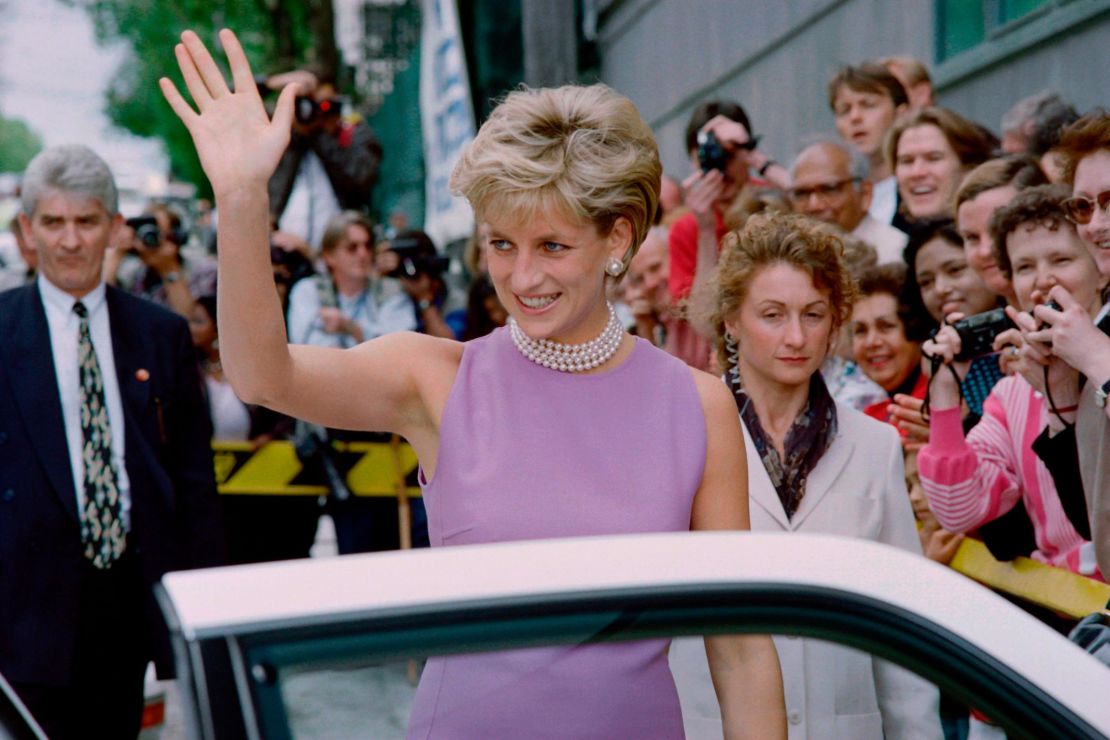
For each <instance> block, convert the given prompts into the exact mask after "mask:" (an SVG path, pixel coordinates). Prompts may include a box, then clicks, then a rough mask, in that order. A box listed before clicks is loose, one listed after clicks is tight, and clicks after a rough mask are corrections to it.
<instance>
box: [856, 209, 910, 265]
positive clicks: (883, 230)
mask: <svg viewBox="0 0 1110 740" xmlns="http://www.w3.org/2000/svg"><path fill="white" fill-rule="evenodd" d="M852 236H855V237H856V238H858V239H860V240H861V241H863V242H865V243H867V244H870V245H871V246H872V247H874V248H875V253H876V254H877V255H878V257H879V264H880V265H885V264H887V263H891V262H901V263H905V259H904V257H903V252H904V251H905V249H906V242H908V241H909V237H908V236H906V233H905V232H904V231H900V230H899V229H896V228H894V227H893V226H891V225H890V224H889V223H884V222H882V221H879V220H878V219H877V218H875V217H874V216H872V215H871V214H870V213H865V214H864V215H863V219H862V220H861V221H860V222H859V223H858V224H857V225H856V228H855V229H854V230H853V231H852Z"/></svg>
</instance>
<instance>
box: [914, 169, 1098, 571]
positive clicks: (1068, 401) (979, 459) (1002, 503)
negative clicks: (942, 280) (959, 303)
mask: <svg viewBox="0 0 1110 740" xmlns="http://www.w3.org/2000/svg"><path fill="white" fill-rule="evenodd" d="M1065 195H1066V193H1064V192H1063V191H1061V190H1060V189H1059V188H1057V187H1052V186H1037V187H1032V188H1029V189H1027V190H1025V191H1023V192H1021V193H1019V194H1018V195H1017V196H1016V197H1015V198H1014V200H1013V201H1012V202H1011V203H1010V205H1008V206H1005V207H1003V208H1001V209H999V211H998V212H997V213H996V214H995V216H994V222H993V228H992V231H993V233H994V235H995V243H996V249H997V252H998V254H997V257H998V263H999V266H1000V268H1001V269H1002V271H1003V273H1004V274H1005V275H1006V276H1007V277H1008V278H1009V279H1010V280H1011V281H1012V284H1013V289H1014V294H1015V296H1016V299H1017V304H1018V308H1019V309H1020V311H1021V312H1022V314H1019V313H1018V312H1017V311H1014V310H1013V308H1011V309H1010V316H1011V318H1012V319H1017V320H1018V321H1019V323H1028V322H1029V321H1032V318H1031V317H1030V316H1029V314H1030V313H1031V312H1032V311H1033V309H1034V308H1036V307H1038V306H1040V305H1041V304H1044V303H1047V302H1048V301H1049V296H1050V291H1052V290H1053V289H1054V288H1056V287H1057V286H1059V287H1060V288H1063V289H1065V290H1066V291H1067V293H1068V295H1070V296H1071V297H1072V298H1073V299H1074V301H1075V303H1077V304H1079V305H1080V306H1083V307H1084V310H1086V311H1087V312H1088V313H1089V315H1090V316H1094V314H1095V312H1097V311H1098V308H1099V306H1100V305H1101V299H1100V291H1101V288H1102V286H1103V284H1104V279H1103V278H1102V276H1101V275H1100V274H1099V272H1098V269H1097V267H1096V265H1095V262H1094V260H1093V259H1092V258H1091V255H1090V254H1089V253H1088V252H1087V250H1086V248H1085V247H1084V246H1083V244H1082V242H1081V241H1080V240H1079V238H1078V236H1077V235H1076V232H1075V229H1074V227H1073V226H1072V225H1071V224H1070V223H1069V222H1068V221H1067V219H1066V217H1065V212H1064V209H1063V207H1062V205H1061V203H1062V201H1063V200H1064V196H1065ZM1039 313H1040V311H1039V310H1038V314H1039ZM963 319H964V316H963V314H961V313H952V314H949V315H948V317H947V323H946V324H945V325H944V326H942V327H941V329H940V330H939V331H938V332H937V334H936V336H935V337H934V338H933V339H932V340H930V341H928V342H926V343H925V345H924V351H925V354H926V355H927V356H929V357H931V358H934V365H935V366H936V369H935V372H934V373H933V377H932V382H931V386H930V391H929V393H930V406H931V407H932V413H931V416H930V418H929V444H927V445H926V446H925V447H924V448H923V449H922V450H921V453H920V455H919V457H918V466H919V469H920V473H921V482H922V486H923V487H924V489H925V495H926V496H927V497H928V500H929V505H930V506H931V507H932V509H933V512H934V513H935V514H936V516H937V519H938V520H939V521H940V522H941V524H942V525H943V526H944V527H945V529H948V530H949V531H954V532H965V531H968V530H970V529H974V528H976V527H979V526H981V525H983V524H985V523H987V522H990V521H993V520H995V519H998V518H999V517H1001V516H1003V515H1005V514H1006V513H1008V512H1009V511H1010V510H1011V509H1013V508H1014V507H1015V506H1016V505H1017V504H1018V503H1019V502H1021V503H1022V504H1024V506H1025V509H1026V511H1027V512H1028V513H1029V517H1030V519H1031V523H1032V527H1033V534H1034V539H1035V545H1036V549H1035V550H1034V551H1033V552H1032V553H1029V555H1030V556H1031V557H1033V558H1035V559H1037V560H1041V561H1042V562H1046V563H1049V564H1052V565H1055V566H1058V567H1062V568H1067V569H1069V570H1071V571H1073V572H1077V573H1082V574H1084V575H1089V576H1096V577H1097V576H1098V572H1097V568H1096V565H1095V563H1094V556H1093V552H1092V550H1091V547H1090V545H1089V543H1088V542H1087V541H1086V539H1085V538H1084V536H1083V534H1081V532H1083V533H1085V532H1086V530H1087V527H1086V522H1085V521H1084V520H1083V519H1085V517H1082V518H1080V517H1077V516H1076V515H1075V513H1074V507H1073V506H1072V505H1070V504H1069V503H1068V502H1066V501H1062V500H1061V495H1060V493H1059V492H1058V491H1057V488H1056V485H1055V482H1054V480H1053V477H1052V475H1051V474H1050V471H1049V470H1048V468H1047V467H1046V466H1045V464H1044V462H1042V460H1041V459H1040V458H1039V457H1038V456H1037V454H1036V452H1035V449H1034V447H1035V445H1036V444H1037V442H1038V439H1039V438H1040V437H1041V435H1042V432H1043V431H1044V430H1045V428H1046V427H1049V428H1052V427H1058V426H1061V425H1065V424H1069V423H1071V421H1072V419H1074V414H1075V412H1076V401H1077V398H1078V384H1077V382H1076V380H1077V377H1076V374H1075V372H1074V370H1072V369H1071V368H1069V367H1068V366H1067V365H1065V364H1064V363H1063V362H1062V361H1060V360H1059V359H1058V358H1051V357H1050V353H1049V352H1048V351H1046V347H1045V346H1044V345H1043V344H1040V343H1038V342H1036V341H1026V340H1027V339H1028V340H1031V339H1032V337H1031V335H1029V334H1028V333H1027V334H1026V335H1025V338H1023V335H1022V332H1021V331H1018V330H1017V329H1006V328H1004V327H1005V324H1003V323H1002V322H1000V321H995V320H991V319H990V317H988V316H986V315H984V314H980V315H978V316H976V317H971V319H973V320H966V321H962V320H963ZM991 335H994V336H993V339H992V336H991ZM969 345H973V346H974V349H973V348H972V347H971V346H969ZM991 349H993V350H994V351H998V350H1002V351H1004V352H1006V353H1009V354H1010V355H1011V356H1012V362H1011V366H1012V367H1013V368H1014V370H1015V371H1016V374H1015V375H1013V376H1010V377H1007V378H1004V379H1002V380H1000V381H999V382H998V383H997V384H996V385H995V386H994V388H993V390H991V392H990V394H989V395H988V396H987V399H986V401H985V402H984V403H983V416H982V418H981V419H980V421H979V423H978V424H976V425H975V427H974V428H972V429H971V431H970V432H968V434H967V435H966V437H965V435H964V432H963V427H962V425H961V415H962V409H961V394H960V390H959V378H958V376H957V374H956V372H955V370H954V369H953V368H952V365H953V363H954V362H955V361H958V360H961V359H970V358H969V355H971V354H979V353H980V352H983V351H990V350H991ZM1063 493H1064V494H1065V495H1067V494H1068V493H1069V492H1068V491H1064V492H1063ZM1077 519H1079V520H1078V521H1077ZM1020 554H1025V553H1020Z"/></svg>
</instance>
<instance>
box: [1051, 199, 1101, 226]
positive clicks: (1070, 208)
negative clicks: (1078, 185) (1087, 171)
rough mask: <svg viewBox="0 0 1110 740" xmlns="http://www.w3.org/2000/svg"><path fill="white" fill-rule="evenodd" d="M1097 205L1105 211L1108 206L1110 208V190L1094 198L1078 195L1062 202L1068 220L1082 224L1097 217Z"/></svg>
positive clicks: (1061, 205)
mask: <svg viewBox="0 0 1110 740" xmlns="http://www.w3.org/2000/svg"><path fill="white" fill-rule="evenodd" d="M1096 206H1097V207H1098V209H1099V210H1100V211H1103V212H1104V213H1105V212H1106V211H1107V208H1110V190H1103V191H1102V192H1101V193H1099V194H1098V195H1096V196H1095V197H1094V199H1091V198H1084V197H1083V196H1082V195H1076V196H1074V197H1071V198H1068V199H1067V200H1065V201H1064V202H1062V203H1061V204H1060V207H1061V208H1063V209H1064V215H1065V216H1067V217H1068V220H1069V221H1071V222H1072V223H1074V224H1079V225H1080V226H1082V225H1083V224H1089V223H1091V219H1092V218H1094V217H1095V207H1096Z"/></svg>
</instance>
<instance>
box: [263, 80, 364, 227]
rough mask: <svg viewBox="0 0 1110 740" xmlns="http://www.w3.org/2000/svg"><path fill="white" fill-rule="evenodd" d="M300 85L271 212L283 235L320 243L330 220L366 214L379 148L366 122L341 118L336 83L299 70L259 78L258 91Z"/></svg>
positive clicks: (273, 178)
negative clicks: (347, 214)
mask: <svg viewBox="0 0 1110 740" xmlns="http://www.w3.org/2000/svg"><path fill="white" fill-rule="evenodd" d="M291 83H293V84H296V85H297V88H298V95H297V99H296V105H295V109H294V113H295V115H294V117H293V130H292V136H291V137H290V140H289V146H288V148H287V149H286V150H285V153H284V154H283V155H282V157H281V161H280V162H279V163H278V166H277V170H275V171H274V174H273V175H272V176H271V177H270V185H269V194H270V212H271V214H272V216H273V218H274V219H275V220H276V221H277V223H278V224H279V225H280V227H281V230H282V231H289V232H292V233H294V234H297V235H298V236H300V237H301V238H302V239H304V240H305V241H306V242H308V243H309V244H319V243H320V240H321V238H322V237H323V235H324V230H325V229H326V228H327V224H328V222H329V220H330V219H331V218H332V217H333V216H335V215H336V214H338V213H339V212H340V211H345V210H356V211H361V210H365V209H366V206H367V205H368V204H369V202H370V194H371V192H372V191H373V189H374V184H375V183H376V182H377V179H378V165H379V163H380V162H381V158H382V149H381V145H380V144H379V143H378V140H377V138H376V137H375V136H374V132H373V130H372V129H371V128H370V126H369V125H367V124H366V123H365V122H364V121H353V122H352V121H348V120H345V119H344V118H343V116H342V109H343V103H344V100H343V99H342V98H341V97H339V95H338V94H337V93H338V91H337V89H336V86H335V80H334V79H332V78H331V77H330V76H328V75H326V74H324V73H323V72H322V71H320V70H307V69H298V70H294V71H291V72H283V73H281V74H276V75H271V76H269V77H265V78H262V79H260V80H258V86H259V88H260V92H263V93H265V92H270V91H278V90H281V89H282V88H284V87H285V86H286V85H288V84H291Z"/></svg>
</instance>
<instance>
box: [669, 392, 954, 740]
mask: <svg viewBox="0 0 1110 740" xmlns="http://www.w3.org/2000/svg"><path fill="white" fill-rule="evenodd" d="M836 413H837V424H838V427H837V435H836V438H835V439H834V440H833V443H832V444H831V445H830V446H829V449H828V450H827V451H826V452H825V455H824V456H823V457H822V458H821V460H820V461H819V462H818V463H817V467H816V468H814V470H813V471H812V472H811V473H810V476H809V479H808V481H807V482H806V493H805V496H803V497H802V501H801V504H800V505H799V508H798V511H797V512H796V513H795V515H794V517H793V519H791V520H788V519H787V518H786V513H785V511H784V510H783V508H782V503H781V502H780V501H779V497H778V493H776V491H775V488H774V486H773V485H772V484H771V479H770V478H769V477H768V475H767V471H766V469H765V468H764V467H763V464H762V463H761V461H760V459H759V456H758V454H757V453H756V451H755V447H754V446H753V445H752V441H751V436H750V435H749V434H748V430H747V428H746V427H745V429H744V440H745V442H746V446H747V453H748V496H749V500H750V505H749V508H750V510H751V522H752V530H753V531H764V532H781V531H785V532H817V533H822V534H840V535H844V536H845V537H859V538H863V539H868V540H873V541H875V542H885V543H887V544H890V545H893V546H895V547H900V548H902V549H904V550H910V551H911V552H915V553H920V552H921V544H920V541H919V540H918V537H917V528H916V525H915V524H914V518H913V510H912V508H911V507H910V500H909V494H908V492H907V490H906V481H905V473H904V467H903V461H902V447H901V444H900V442H899V439H898V434H897V432H896V431H895V429H894V427H892V426H890V425H888V424H884V423H882V422H879V421H876V420H875V419H872V418H870V417H868V416H866V415H864V414H862V413H860V412H858V411H855V410H854V409H851V408H849V407H847V406H844V405H842V404H837V407H836ZM741 426H744V425H741ZM775 647H776V648H777V649H778V653H779V662H780V664H781V665H782V674H783V685H784V688H785V690H786V713H787V719H788V721H789V730H790V740H803V739H814V740H815V739H817V738H821V739H825V738H828V739H830V740H831V739H837V740H839V739H843V740H868V739H869V738H876V739H877V740H881V739H882V738H884V737H886V738H915V739H916V738H930V739H932V738H940V737H941V728H940V720H939V717H938V714H937V711H938V702H939V696H938V693H937V690H936V688H935V687H934V686H932V685H931V684H929V683H927V682H925V681H923V680H921V679H919V678H917V677H916V676H915V675H913V674H911V673H909V672H907V671H905V670H903V669H901V668H898V667H897V666H894V665H891V664H889V663H886V662H884V661H880V660H875V659H873V658H872V657H871V656H870V655H868V654H866V653H862V652H859V651H857V650H853V649H850V648H847V647H842V646H839V645H833V644H831V643H827V642H822V641H820V640H813V639H809V638H798V637H776V638H775ZM699 651H700V652H701V653H702V654H701V655H700V656H699ZM703 653H704V651H703V649H702V648H701V646H700V640H699V641H696V642H695V641H690V640H689V639H687V640H676V641H675V645H674V647H673V648H672V652H671V669H672V671H673V672H674V674H675V680H676V683H677V685H678V690H679V696H680V699H681V701H682V705H683V714H684V720H685V722H686V729H687V735H688V737H691V738H695V737H697V738H709V737H718V738H719V737H721V730H720V715H719V714H717V715H716V716H714V717H711V716H708V715H709V712H715V711H716V706H715V702H712V701H711V699H709V698H708V697H709V696H711V692H712V687H711V685H710V684H709V676H708V668H707V667H705V666H704V665H703V664H704V661H705V658H704V654H703ZM699 686H700V688H697V687H699ZM707 692H710V693H707ZM707 708H708V709H707Z"/></svg>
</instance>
